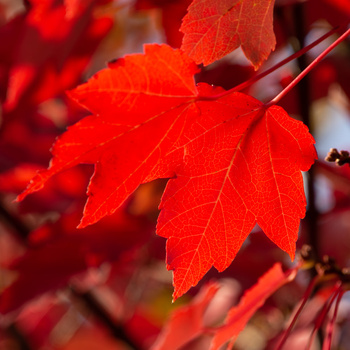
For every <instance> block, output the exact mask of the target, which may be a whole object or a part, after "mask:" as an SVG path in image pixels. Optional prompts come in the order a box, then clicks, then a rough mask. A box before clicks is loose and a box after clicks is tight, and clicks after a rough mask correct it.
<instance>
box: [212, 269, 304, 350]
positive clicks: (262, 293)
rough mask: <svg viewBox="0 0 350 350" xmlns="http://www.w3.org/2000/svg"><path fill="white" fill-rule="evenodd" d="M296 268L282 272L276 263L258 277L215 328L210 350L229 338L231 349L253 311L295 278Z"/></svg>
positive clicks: (213, 349) (214, 349) (215, 349)
mask: <svg viewBox="0 0 350 350" xmlns="http://www.w3.org/2000/svg"><path fill="white" fill-rule="evenodd" d="M297 270H298V267H296V268H294V269H292V270H289V271H286V272H283V270H282V267H281V264H279V263H276V264H275V265H274V266H273V267H271V269H269V270H268V271H267V272H266V273H265V274H264V275H263V276H262V277H260V279H259V281H258V282H257V283H256V284H255V285H254V286H253V287H252V288H250V289H249V290H248V291H246V292H245V294H244V295H243V297H242V298H241V300H240V302H239V304H238V305H237V306H235V307H233V308H232V309H231V310H230V311H229V313H228V315H227V317H226V320H225V324H224V325H223V326H221V327H218V328H217V329H216V330H215V336H214V338H213V340H212V343H211V347H210V350H217V349H220V347H221V346H222V345H224V344H225V343H226V342H227V341H229V340H230V339H231V340H230V346H229V348H228V349H231V348H232V346H233V343H234V342H235V340H236V338H237V336H238V335H239V333H240V332H241V331H242V330H243V329H244V327H245V325H246V324H247V322H248V321H249V320H250V318H251V317H252V316H253V315H254V313H255V312H256V311H257V310H258V309H259V308H260V307H261V306H262V305H263V304H264V303H265V301H266V299H267V298H268V297H270V296H271V295H272V294H273V293H274V292H275V291H276V290H277V289H279V288H280V287H282V286H283V285H284V284H286V283H289V282H291V281H292V280H293V279H294V278H295V276H296V273H297Z"/></svg>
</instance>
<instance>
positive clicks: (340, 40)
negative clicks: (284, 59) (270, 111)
mask: <svg viewBox="0 0 350 350" xmlns="http://www.w3.org/2000/svg"><path fill="white" fill-rule="evenodd" d="M349 35H350V28H349V29H348V30H347V31H346V32H345V33H344V34H343V35H341V36H340V37H339V38H338V39H337V40H336V41H334V43H333V44H331V45H330V46H328V47H327V49H326V50H324V51H323V52H322V53H321V54H320V55H319V56H317V57H316V58H315V59H314V60H313V61H312V62H311V63H310V64H309V65H308V66H307V67H306V68H305V69H304V70H303V71H302V72H301V73H300V74H299V75H298V76H297V77H296V78H295V79H294V80H293V81H292V82H291V83H290V84H289V85H288V86H287V87H286V88H285V89H283V90H282V91H281V92H280V93H279V94H278V95H277V96H276V97H275V98H273V99H272V100H271V101H270V102H268V103H266V104H265V106H266V107H267V108H268V107H270V106H273V105H275V104H277V103H278V102H279V101H280V100H281V99H282V98H283V97H284V96H285V95H286V94H287V93H288V92H289V91H290V90H291V89H293V88H294V86H295V85H297V84H298V83H299V81H300V80H301V79H303V78H304V77H305V76H306V75H307V74H308V73H310V71H311V70H312V69H314V68H315V66H316V65H317V64H318V63H319V62H321V61H322V59H323V58H324V57H325V56H327V55H328V54H329V53H330V52H331V51H332V50H333V49H334V48H336V47H337V46H338V45H339V44H340V43H341V42H342V41H344V40H345V39H346V38H347V37H348V36H349Z"/></svg>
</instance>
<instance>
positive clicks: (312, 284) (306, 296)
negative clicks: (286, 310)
mask: <svg viewBox="0 0 350 350" xmlns="http://www.w3.org/2000/svg"><path fill="white" fill-rule="evenodd" d="M317 281H318V276H316V277H314V278H313V279H312V280H311V282H310V284H309V286H308V287H307V289H306V291H305V293H304V295H303V299H302V302H301V304H300V306H299V307H298V310H297V312H296V313H295V315H294V316H293V319H292V321H291V322H290V324H289V326H288V328H287V329H286V330H285V332H284V334H283V337H282V339H281V340H280V342H279V343H278V345H277V347H276V349H275V350H281V349H282V347H283V345H284V344H285V342H286V340H287V339H288V336H289V334H290V332H291V331H292V329H293V327H294V325H295V323H296V321H297V320H298V318H299V315H300V314H301V311H302V310H303V308H304V306H305V304H306V302H307V301H308V299H309V297H310V295H311V293H312V291H313V290H314V287H315V284H316V282H317Z"/></svg>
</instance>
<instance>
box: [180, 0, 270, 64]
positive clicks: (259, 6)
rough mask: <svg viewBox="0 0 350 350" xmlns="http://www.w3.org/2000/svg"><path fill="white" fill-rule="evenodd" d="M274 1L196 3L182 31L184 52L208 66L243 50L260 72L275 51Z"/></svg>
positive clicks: (212, 0)
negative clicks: (265, 61) (238, 50)
mask: <svg viewBox="0 0 350 350" xmlns="http://www.w3.org/2000/svg"><path fill="white" fill-rule="evenodd" d="M273 6H274V0H260V1H255V0H221V1H215V0H194V1H193V2H192V4H191V6H190V7H189V8H188V14H187V15H186V16H185V17H184V19H183V22H182V26H181V28H180V30H181V31H182V32H183V33H184V34H185V36H184V39H183V42H182V46H181V49H182V50H184V51H185V52H186V53H187V54H188V55H189V56H190V57H192V58H193V59H194V61H195V62H196V63H198V64H199V63H203V64H204V65H205V66H206V65H208V64H210V63H212V62H214V61H216V60H218V59H220V58H222V57H224V56H225V55H227V54H228V53H230V52H231V51H233V50H235V49H237V48H238V47H239V46H241V47H242V50H243V52H244V54H245V55H246V56H247V58H248V59H249V60H250V61H251V63H252V64H253V65H254V67H255V69H258V68H259V66H260V65H261V63H262V62H263V61H264V60H265V59H266V58H267V57H268V56H269V54H270V52H271V50H274V49H275V45H276V39H275V35H274V33H273Z"/></svg>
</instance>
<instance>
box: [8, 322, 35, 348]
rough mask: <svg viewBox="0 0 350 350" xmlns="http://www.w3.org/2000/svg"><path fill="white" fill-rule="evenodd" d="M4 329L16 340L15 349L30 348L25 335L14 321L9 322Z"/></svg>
mask: <svg viewBox="0 0 350 350" xmlns="http://www.w3.org/2000/svg"><path fill="white" fill-rule="evenodd" d="M5 331H6V332H7V333H8V334H9V335H10V336H11V337H12V338H13V339H14V340H15V341H16V349H18V350H32V348H31V346H30V345H29V343H28V340H27V339H26V337H25V336H24V335H23V334H22V332H21V331H20V330H19V329H18V327H17V325H16V324H15V323H12V324H10V325H9V326H8V327H7V328H6V329H5Z"/></svg>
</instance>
